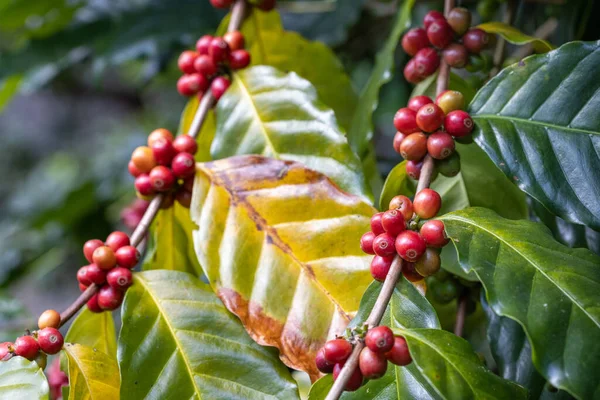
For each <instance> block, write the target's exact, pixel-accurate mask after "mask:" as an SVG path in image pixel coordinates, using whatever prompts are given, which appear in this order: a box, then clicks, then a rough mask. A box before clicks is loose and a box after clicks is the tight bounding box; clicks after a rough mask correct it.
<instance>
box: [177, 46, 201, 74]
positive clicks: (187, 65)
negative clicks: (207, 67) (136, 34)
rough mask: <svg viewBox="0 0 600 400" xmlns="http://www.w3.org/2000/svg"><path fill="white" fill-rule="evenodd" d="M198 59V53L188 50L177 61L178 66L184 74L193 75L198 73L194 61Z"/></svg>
mask: <svg viewBox="0 0 600 400" xmlns="http://www.w3.org/2000/svg"><path fill="white" fill-rule="evenodd" d="M196 58H198V53H196V52H195V51H192V50H186V51H184V52H183V53H181V55H180V56H179V59H178V60H177V66H178V67H179V69H180V70H181V72H183V73H184V74H193V73H194V72H196V70H195V69H194V61H196Z"/></svg>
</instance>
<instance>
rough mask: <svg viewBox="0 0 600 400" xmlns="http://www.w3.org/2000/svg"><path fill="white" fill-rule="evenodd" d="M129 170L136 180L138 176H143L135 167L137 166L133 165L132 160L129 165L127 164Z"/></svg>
mask: <svg viewBox="0 0 600 400" xmlns="http://www.w3.org/2000/svg"><path fill="white" fill-rule="evenodd" d="M127 169H128V170H129V173H130V174H131V176H133V177H134V178H137V177H138V176H140V175H141V174H142V171H140V170H139V169H137V167H136V166H135V164H134V163H133V161H132V160H129V164H127Z"/></svg>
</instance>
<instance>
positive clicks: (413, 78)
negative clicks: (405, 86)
mask: <svg viewBox="0 0 600 400" xmlns="http://www.w3.org/2000/svg"><path fill="white" fill-rule="evenodd" d="M403 73H404V79H406V81H407V82H410V83H412V84H417V83H419V82H421V81H422V80H423V79H425V76H423V75H421V74H420V73H419V72H417V62H416V61H415V59H414V58H411V59H410V60H408V62H407V63H406V65H405V66H404V72H403Z"/></svg>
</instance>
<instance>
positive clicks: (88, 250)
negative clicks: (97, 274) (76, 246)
mask: <svg viewBox="0 0 600 400" xmlns="http://www.w3.org/2000/svg"><path fill="white" fill-rule="evenodd" d="M100 246H104V243H102V240H98V239H92V240H88V241H87V242H85V244H84V245H83V255H84V256H85V259H86V260H88V261H89V262H93V261H92V254H94V250H96V249H97V248H98V247H100Z"/></svg>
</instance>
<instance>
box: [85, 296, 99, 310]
mask: <svg viewBox="0 0 600 400" xmlns="http://www.w3.org/2000/svg"><path fill="white" fill-rule="evenodd" d="M86 305H87V308H88V310H90V311H91V312H93V313H100V312H102V309H101V308H100V306H99V305H98V293H96V294H94V295H93V296H92V297H91V298H90V299H89V300H88V302H87V303H86Z"/></svg>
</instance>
